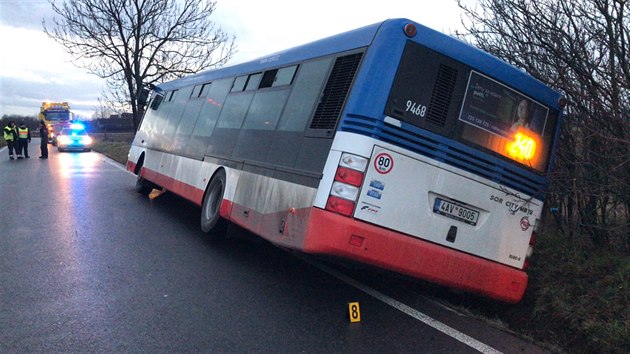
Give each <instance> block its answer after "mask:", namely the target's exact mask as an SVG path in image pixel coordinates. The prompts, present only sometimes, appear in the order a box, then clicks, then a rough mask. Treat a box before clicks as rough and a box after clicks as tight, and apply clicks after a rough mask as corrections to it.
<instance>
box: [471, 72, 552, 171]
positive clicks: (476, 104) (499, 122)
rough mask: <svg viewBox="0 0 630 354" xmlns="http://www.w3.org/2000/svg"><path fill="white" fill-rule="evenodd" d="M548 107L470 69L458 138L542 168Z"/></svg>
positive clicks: (541, 169)
mask: <svg viewBox="0 0 630 354" xmlns="http://www.w3.org/2000/svg"><path fill="white" fill-rule="evenodd" d="M548 116H549V109H548V108H547V107H545V106H543V105H542V104H540V103H538V102H536V101H534V100H532V99H531V98H529V97H526V96H524V95H522V94H520V93H518V92H517V91H514V90H512V89H511V88H509V87H507V86H505V85H503V84H501V83H499V82H496V81H494V80H492V79H490V78H488V77H486V76H483V75H481V74H479V73H477V72H475V71H471V72H470V77H469V80H468V85H467V88H466V95H465V97H464V102H463V103H462V108H461V112H460V114H459V121H461V122H463V123H465V125H464V126H463V129H462V136H461V137H462V139H464V140H467V141H469V142H472V143H475V144H477V145H481V146H483V147H485V148H487V149H490V150H492V151H494V152H496V153H498V154H501V155H503V156H505V157H508V158H510V159H512V160H515V161H517V162H519V163H521V164H524V165H527V166H530V167H532V168H535V169H536V170H539V171H544V170H545V168H546V162H547V157H546V152H547V151H548V147H546V146H545V145H546V140H548V139H543V135H544V132H545V126H546V124H547V118H548Z"/></svg>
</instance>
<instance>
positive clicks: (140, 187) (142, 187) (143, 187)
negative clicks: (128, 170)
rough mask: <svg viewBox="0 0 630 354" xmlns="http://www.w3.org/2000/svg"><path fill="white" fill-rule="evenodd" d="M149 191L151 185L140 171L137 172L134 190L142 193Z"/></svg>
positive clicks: (148, 192) (145, 193)
mask: <svg viewBox="0 0 630 354" xmlns="http://www.w3.org/2000/svg"><path fill="white" fill-rule="evenodd" d="M151 191H153V185H152V184H151V183H149V182H147V181H146V180H145V179H144V178H143V177H142V176H141V175H140V173H138V178H137V179H136V192H138V193H140V194H142V195H149V194H150V193H151Z"/></svg>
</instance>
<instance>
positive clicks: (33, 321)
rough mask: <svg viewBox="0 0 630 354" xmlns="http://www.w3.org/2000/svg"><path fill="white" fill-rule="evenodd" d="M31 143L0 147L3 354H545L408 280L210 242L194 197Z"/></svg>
mask: <svg viewBox="0 0 630 354" xmlns="http://www.w3.org/2000/svg"><path fill="white" fill-rule="evenodd" d="M30 152H31V158H30V159H24V160H15V161H9V158H8V153H7V151H6V148H5V149H0V206H1V209H0V353H27V352H28V353H31V352H41V353H55V352H73V353H83V352H103V353H114V352H116V353H118V352H125V353H126V352H146V353H175V352H177V353H180V352H186V353H190V352H211V353H245V352H247V353H302V352H304V353H474V352H480V351H481V352H505V353H536V352H543V351H542V349H540V348H538V347H536V346H533V345H532V344H530V343H528V342H526V341H523V340H520V339H518V338H516V337H515V336H513V335H510V334H508V333H505V332H503V331H500V330H498V329H495V328H492V327H490V326H488V325H486V324H485V323H483V322H481V321H479V320H476V319H473V318H470V317H467V316H465V315H462V314H460V313H457V312H456V311H453V310H451V309H449V308H448V307H447V306H444V305H441V304H440V302H439V301H436V300H435V299H432V298H431V297H429V296H426V295H425V294H423V291H422V286H421V285H419V284H420V283H419V282H414V281H409V280H408V279H402V278H398V277H395V276H392V275H389V274H388V273H383V272H378V271H374V270H370V269H361V268H356V267H347V266H340V265H331V264H330V263H328V262H323V261H322V260H321V259H315V258H312V257H304V256H300V255H296V254H294V253H292V252H287V251H285V250H282V249H279V248H277V247H273V246H271V245H270V244H268V243H266V242H264V241H262V240H260V239H258V238H256V237H255V236H253V235H251V234H249V233H247V232H245V231H243V230H240V229H238V228H233V229H232V231H231V236H232V237H231V238H229V239H227V240H225V241H221V242H215V243H212V242H209V241H207V240H205V239H204V238H203V236H204V234H203V233H202V232H201V231H200V229H199V213H200V210H199V208H198V207H197V206H195V205H192V204H191V203H188V202H187V201H184V200H182V199H180V198H177V197H176V196H174V195H172V194H170V193H168V192H166V193H163V194H161V195H159V196H157V197H155V195H154V197H155V198H147V197H143V196H141V195H139V194H137V193H136V192H135V190H134V183H135V176H133V175H132V174H130V173H128V172H126V171H125V170H124V168H123V167H122V166H121V165H120V164H117V163H116V162H113V161H111V160H109V159H107V158H105V157H104V156H103V155H100V154H98V153H95V152H89V153H58V152H57V151H56V150H55V149H53V148H52V147H51V148H50V158H49V159H48V160H42V159H38V158H37V157H38V156H39V140H38V139H33V142H32V144H31V145H30ZM438 300H439V299H438ZM351 302H358V303H359V306H360V307H359V314H360V321H359V322H354V323H353V322H350V316H349V305H348V304H349V303H351Z"/></svg>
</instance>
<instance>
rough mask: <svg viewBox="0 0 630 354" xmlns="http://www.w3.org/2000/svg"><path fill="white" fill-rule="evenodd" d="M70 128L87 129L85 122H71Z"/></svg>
mask: <svg viewBox="0 0 630 354" xmlns="http://www.w3.org/2000/svg"><path fill="white" fill-rule="evenodd" d="M70 129H73V130H83V129H85V126H84V125H83V124H81V123H72V124H70Z"/></svg>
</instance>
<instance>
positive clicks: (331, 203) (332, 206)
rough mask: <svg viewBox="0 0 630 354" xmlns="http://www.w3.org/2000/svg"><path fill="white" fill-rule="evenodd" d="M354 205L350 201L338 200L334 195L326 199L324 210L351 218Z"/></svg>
mask: <svg viewBox="0 0 630 354" xmlns="http://www.w3.org/2000/svg"><path fill="white" fill-rule="evenodd" d="M354 205H355V203H354V202H353V201H351V200H348V199H344V198H339V197H336V196H334V195H331V196H329V197H328V202H327V203H326V210H328V211H332V212H335V213H339V214H341V215H344V216H352V212H354Z"/></svg>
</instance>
